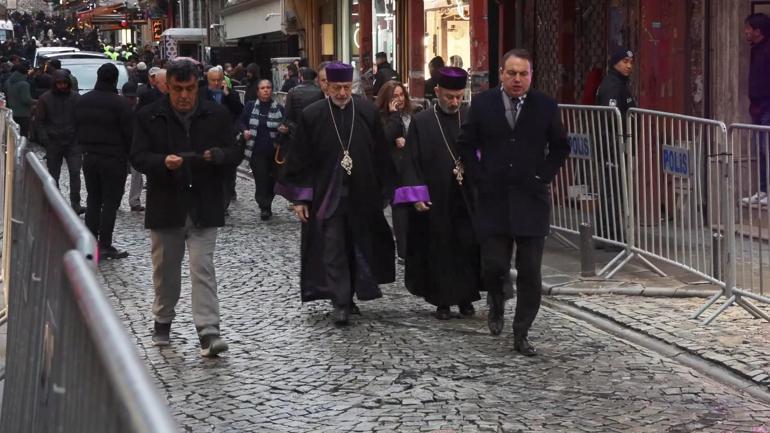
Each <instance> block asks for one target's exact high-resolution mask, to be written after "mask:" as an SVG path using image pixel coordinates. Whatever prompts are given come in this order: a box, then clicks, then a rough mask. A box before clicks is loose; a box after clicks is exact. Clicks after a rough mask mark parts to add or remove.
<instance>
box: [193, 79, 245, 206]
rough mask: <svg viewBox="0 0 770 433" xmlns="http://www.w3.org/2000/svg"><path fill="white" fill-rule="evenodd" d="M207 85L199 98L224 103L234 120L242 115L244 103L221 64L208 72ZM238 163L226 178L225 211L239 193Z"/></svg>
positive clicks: (201, 89)
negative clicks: (236, 186) (228, 80)
mask: <svg viewBox="0 0 770 433" xmlns="http://www.w3.org/2000/svg"><path fill="white" fill-rule="evenodd" d="M206 81H207V83H208V85H207V86H205V87H201V88H200V91H199V95H198V99H200V100H207V101H211V102H214V103H216V104H219V105H223V106H224V107H225V108H227V111H228V112H229V113H230V117H232V119H233V122H235V120H236V119H237V118H238V116H240V114H241V112H242V111H243V104H241V98H239V97H238V94H237V93H236V92H233V90H232V89H231V88H230V86H229V85H228V84H227V80H226V79H225V71H224V69H222V67H221V66H214V67H212V68H211V69H209V70H208V72H206ZM237 172H238V165H237V164H236V165H233V166H232V167H231V168H230V171H229V172H228V173H227V175H226V178H225V191H224V203H225V212H227V208H228V207H229V206H230V201H231V200H235V199H236V197H237V194H236V192H235V179H236V177H237Z"/></svg>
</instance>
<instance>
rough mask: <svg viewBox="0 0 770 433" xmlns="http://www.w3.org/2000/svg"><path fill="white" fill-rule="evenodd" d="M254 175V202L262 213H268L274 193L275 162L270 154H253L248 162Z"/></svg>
mask: <svg viewBox="0 0 770 433" xmlns="http://www.w3.org/2000/svg"><path fill="white" fill-rule="evenodd" d="M249 166H250V167H251V173H252V174H253V175H254V200H256V202H257V204H258V205H259V209H260V210H262V211H269V210H271V209H272V206H273V198H274V197H275V193H274V192H273V189H274V188H275V161H274V160H273V154H272V153H267V154H263V153H254V154H253V155H251V160H250V161H249Z"/></svg>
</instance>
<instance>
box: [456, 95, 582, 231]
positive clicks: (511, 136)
mask: <svg viewBox="0 0 770 433" xmlns="http://www.w3.org/2000/svg"><path fill="white" fill-rule="evenodd" d="M501 92H502V89H500V88H495V89H490V90H487V91H485V92H483V93H481V94H479V95H477V96H475V97H474V98H473V104H471V108H470V110H469V112H468V119H467V120H465V122H464V123H463V126H462V128H461V132H460V137H459V138H458V139H457V148H458V150H459V152H460V154H461V158H462V161H463V164H464V165H465V171H466V174H467V176H466V177H467V178H468V180H469V182H470V184H471V186H472V190H473V191H474V196H475V201H476V203H475V206H474V208H475V209H476V216H475V221H474V225H475V226H476V230H477V233H478V237H479V240H480V241H483V240H484V239H485V238H487V237H489V236H496V235H502V236H546V235H547V234H548V231H549V228H550V222H549V221H550V219H549V216H550V208H551V205H550V199H549V194H548V184H549V183H551V181H552V180H553V178H554V176H555V175H556V173H557V172H558V170H559V168H561V166H562V165H563V164H564V161H565V160H566V159H567V156H568V155H569V152H570V147H569V144H568V142H567V134H566V133H565V131H564V127H563V125H562V122H561V118H560V117H559V108H558V105H557V104H556V101H555V100H554V99H553V98H551V97H549V96H547V95H545V94H544V93H542V92H539V91H537V90H530V91H529V93H528V94H527V98H526V100H525V102H524V105H523V107H522V109H521V113H520V114H519V119H518V121H517V122H516V127H515V129H511V127H510V126H509V124H508V121H507V120H506V118H505V105H504V103H503V99H502V95H501Z"/></svg>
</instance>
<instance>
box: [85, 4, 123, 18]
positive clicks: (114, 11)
mask: <svg viewBox="0 0 770 433" xmlns="http://www.w3.org/2000/svg"><path fill="white" fill-rule="evenodd" d="M124 9H125V7H124V4H123V3H115V4H114V5H112V6H100V7H97V8H93V9H88V10H85V11H82V12H78V13H77V18H78V21H81V22H91V21H101V22H114V21H116V20H117V21H118V22H120V20H121V19H123V17H124V15H123V14H121V13H120V12H122V11H123V10H124Z"/></svg>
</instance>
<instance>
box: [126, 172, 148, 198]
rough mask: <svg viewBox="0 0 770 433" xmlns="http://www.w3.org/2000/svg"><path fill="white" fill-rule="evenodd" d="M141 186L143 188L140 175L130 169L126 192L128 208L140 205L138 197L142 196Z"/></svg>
mask: <svg viewBox="0 0 770 433" xmlns="http://www.w3.org/2000/svg"><path fill="white" fill-rule="evenodd" d="M142 186H144V181H143V180H142V173H139V172H138V171H136V169H135V168H134V167H131V186H130V188H129V190H128V205H129V206H140V205H141V204H142V202H141V200H140V197H141V196H142Z"/></svg>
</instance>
